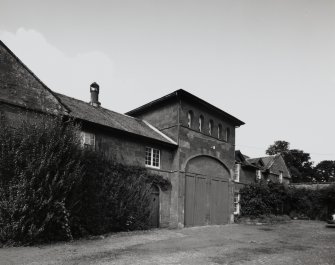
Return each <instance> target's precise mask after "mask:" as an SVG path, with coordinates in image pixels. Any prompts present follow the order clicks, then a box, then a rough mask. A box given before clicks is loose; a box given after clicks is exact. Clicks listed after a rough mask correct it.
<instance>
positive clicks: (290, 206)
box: [240, 182, 335, 220]
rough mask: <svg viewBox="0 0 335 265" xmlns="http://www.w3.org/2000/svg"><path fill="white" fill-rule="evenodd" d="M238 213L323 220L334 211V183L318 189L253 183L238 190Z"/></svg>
mask: <svg viewBox="0 0 335 265" xmlns="http://www.w3.org/2000/svg"><path fill="white" fill-rule="evenodd" d="M240 194H241V200H240V203H241V216H249V217H260V216H262V215H283V214H286V215H290V216H291V217H292V218H306V219H319V220H325V219H327V218H329V215H330V214H331V213H334V211H335V184H333V185H331V186H329V187H327V188H323V189H320V190H313V189H306V188H296V187H289V186H285V185H284V184H279V183H272V182H270V183H267V182H261V183H255V184H251V185H249V186H245V187H244V188H242V189H241V190H240Z"/></svg>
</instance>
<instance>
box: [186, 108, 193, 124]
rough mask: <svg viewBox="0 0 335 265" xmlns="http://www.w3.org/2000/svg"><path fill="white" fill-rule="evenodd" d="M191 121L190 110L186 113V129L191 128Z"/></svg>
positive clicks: (191, 114)
mask: <svg viewBox="0 0 335 265" xmlns="http://www.w3.org/2000/svg"><path fill="white" fill-rule="evenodd" d="M192 121H193V111H192V110H190V111H189V112H188V113H187V127H188V128H192Z"/></svg>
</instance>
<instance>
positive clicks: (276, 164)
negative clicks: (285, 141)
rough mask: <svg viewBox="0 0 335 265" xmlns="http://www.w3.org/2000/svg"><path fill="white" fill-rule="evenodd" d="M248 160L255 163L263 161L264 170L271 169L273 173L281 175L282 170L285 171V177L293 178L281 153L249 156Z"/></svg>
mask: <svg viewBox="0 0 335 265" xmlns="http://www.w3.org/2000/svg"><path fill="white" fill-rule="evenodd" d="M247 161H248V162H249V163H251V164H253V165H259V164H260V163H263V164H264V166H263V170H270V171H271V172H272V173H274V174H277V175H279V174H280V172H283V175H284V177H287V178H291V174H290V172H289V170H288V168H287V166H286V163H285V161H284V159H283V157H282V156H281V155H280V154H277V155H271V156H264V157H257V158H249V159H247Z"/></svg>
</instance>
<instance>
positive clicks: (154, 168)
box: [145, 165, 161, 169]
mask: <svg viewBox="0 0 335 265" xmlns="http://www.w3.org/2000/svg"><path fill="white" fill-rule="evenodd" d="M145 167H148V168H153V169H160V168H161V167H155V166H150V165H145Z"/></svg>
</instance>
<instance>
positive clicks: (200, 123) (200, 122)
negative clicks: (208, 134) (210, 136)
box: [199, 115, 204, 132]
mask: <svg viewBox="0 0 335 265" xmlns="http://www.w3.org/2000/svg"><path fill="white" fill-rule="evenodd" d="M203 126H204V116H202V115H200V117H199V132H202V127H203Z"/></svg>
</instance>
